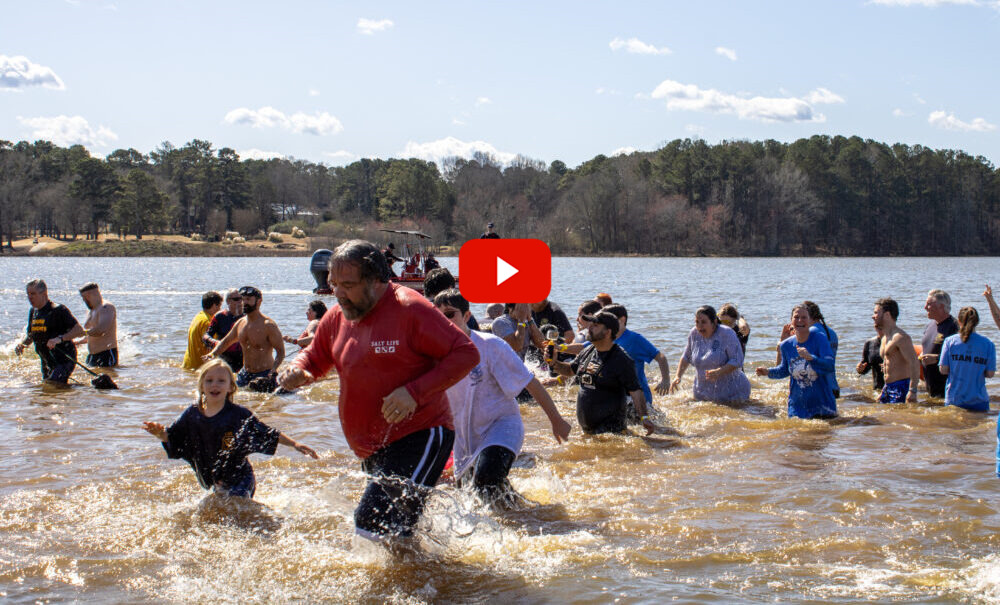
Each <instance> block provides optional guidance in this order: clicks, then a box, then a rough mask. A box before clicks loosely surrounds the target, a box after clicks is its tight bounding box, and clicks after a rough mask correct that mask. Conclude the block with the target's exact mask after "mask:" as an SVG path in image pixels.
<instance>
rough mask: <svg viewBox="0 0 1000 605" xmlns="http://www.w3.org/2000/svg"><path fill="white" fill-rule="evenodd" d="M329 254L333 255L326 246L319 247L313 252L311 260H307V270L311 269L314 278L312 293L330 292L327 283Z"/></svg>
mask: <svg viewBox="0 0 1000 605" xmlns="http://www.w3.org/2000/svg"><path fill="white" fill-rule="evenodd" d="M331 256H333V252H331V251H330V250H327V249H326V248H320V249H319V250H317V251H315V252H313V255H312V260H310V261H309V270H310V271H312V274H313V279H315V280H316V287H315V288H314V289H313V293H314V294H330V293H331V290H330V286H329V285H328V284H327V278H328V277H329V276H330V257H331Z"/></svg>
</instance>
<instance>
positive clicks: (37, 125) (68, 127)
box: [17, 116, 118, 147]
mask: <svg viewBox="0 0 1000 605" xmlns="http://www.w3.org/2000/svg"><path fill="white" fill-rule="evenodd" d="M17 121H18V122H20V123H21V124H23V125H25V126H28V127H29V128H31V129H32V131H31V136H32V138H34V139H43V140H46V141H52V142H53V143H55V144H56V145H59V146H61V147H69V146H70V145H83V146H93V147H104V146H106V145H110V144H111V142H112V141H117V140H118V135H116V134H115V133H113V132H111V129H109V128H107V127H105V126H98V127H97V128H96V129H95V128H92V127H91V126H90V124H89V123H87V120H86V119H84V117H83V116H53V117H50V118H45V117H38V118H23V117H21V116H17Z"/></svg>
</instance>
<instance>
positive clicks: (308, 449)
mask: <svg viewBox="0 0 1000 605" xmlns="http://www.w3.org/2000/svg"><path fill="white" fill-rule="evenodd" d="M295 449H297V450H298V451H299V452H300V453H302V454H304V455H306V456H311V457H312V458H316V459H317V460H318V459H319V454H317V453H316V450H314V449H313V448H311V447H309V446H308V445H303V444H301V443H296V444H295Z"/></svg>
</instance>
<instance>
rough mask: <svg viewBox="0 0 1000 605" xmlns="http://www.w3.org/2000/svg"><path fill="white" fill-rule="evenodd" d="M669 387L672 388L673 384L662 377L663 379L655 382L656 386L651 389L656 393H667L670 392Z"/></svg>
mask: <svg viewBox="0 0 1000 605" xmlns="http://www.w3.org/2000/svg"><path fill="white" fill-rule="evenodd" d="M671 388H673V384H672V383H669V382H667V381H666V380H665V379H664V380H660V382H658V383H656V387H655V388H654V389H653V391H654V392H655V393H656V394H657V395H666V394H667V393H669V392H670V390H671Z"/></svg>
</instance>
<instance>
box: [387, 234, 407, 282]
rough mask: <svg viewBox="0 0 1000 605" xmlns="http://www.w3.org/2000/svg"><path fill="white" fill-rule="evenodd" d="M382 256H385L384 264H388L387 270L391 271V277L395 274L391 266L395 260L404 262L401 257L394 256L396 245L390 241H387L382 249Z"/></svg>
mask: <svg viewBox="0 0 1000 605" xmlns="http://www.w3.org/2000/svg"><path fill="white" fill-rule="evenodd" d="M382 256H384V257H385V262H386V264H388V265H389V271H391V272H392V275H393V277H395V276H396V270H395V269H393V268H392V265H393V264H394V263H396V262H397V261H398V262H401V263H405V262H406V261H404V260H403V259H401V258H399V257H398V256H396V246H395V244H393V243H392V242H389V245H388V246H386V247H385V249H384V250H382Z"/></svg>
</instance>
